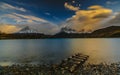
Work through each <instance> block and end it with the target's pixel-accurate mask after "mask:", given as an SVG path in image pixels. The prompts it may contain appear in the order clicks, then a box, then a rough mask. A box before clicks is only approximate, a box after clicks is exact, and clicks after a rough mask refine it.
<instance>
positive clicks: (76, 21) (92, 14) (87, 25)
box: [66, 5, 112, 32]
mask: <svg viewBox="0 0 120 75" xmlns="http://www.w3.org/2000/svg"><path fill="white" fill-rule="evenodd" d="M111 14H112V10H111V9H107V8H104V7H102V6H99V5H94V6H90V7H88V9H87V10H78V11H76V13H75V15H74V16H73V17H71V18H69V19H68V20H67V21H66V25H67V26H69V27H71V28H73V29H75V30H77V31H84V32H89V31H92V30H95V29H97V28H99V26H100V25H101V23H102V22H103V21H105V19H107V18H109V16H111Z"/></svg>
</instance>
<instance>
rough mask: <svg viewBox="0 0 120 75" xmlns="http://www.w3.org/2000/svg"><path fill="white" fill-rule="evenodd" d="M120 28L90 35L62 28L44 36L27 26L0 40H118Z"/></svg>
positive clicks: (107, 29) (4, 35)
mask: <svg viewBox="0 0 120 75" xmlns="http://www.w3.org/2000/svg"><path fill="white" fill-rule="evenodd" d="M119 37H120V26H110V27H106V28H102V29H98V30H95V31H93V32H91V33H82V32H79V33H77V32H76V31H75V30H73V29H67V28H62V29H61V31H60V32H59V33H56V34H55V35H46V34H43V33H37V32H36V31H34V30H31V29H30V28H29V27H28V26H27V27H25V28H23V29H21V30H20V31H19V32H18V33H14V34H0V38H1V39H39V38H119Z"/></svg>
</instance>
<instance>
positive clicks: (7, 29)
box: [0, 24, 21, 34]
mask: <svg viewBox="0 0 120 75" xmlns="http://www.w3.org/2000/svg"><path fill="white" fill-rule="evenodd" d="M20 29H21V28H19V27H16V26H14V25H10V24H0V32H3V33H7V34H10V33H16V32H18V31H19V30H20Z"/></svg>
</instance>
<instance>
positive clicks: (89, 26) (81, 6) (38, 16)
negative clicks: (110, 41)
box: [0, 0, 120, 34]
mask: <svg viewBox="0 0 120 75" xmlns="http://www.w3.org/2000/svg"><path fill="white" fill-rule="evenodd" d="M119 7H120V0H0V29H1V30H2V32H6V33H7V32H15V31H18V30H20V28H18V29H16V27H14V26H18V25H25V24H26V25H28V26H31V28H34V29H36V30H37V31H39V32H42V33H47V34H52V33H56V32H59V31H60V28H61V27H64V26H66V27H69V28H72V29H74V30H76V31H78V32H81V31H83V30H84V32H90V31H94V30H96V29H100V28H102V27H105V26H110V25H120V23H119V17H120V13H119V12H120V8H119ZM5 24H7V25H5ZM10 24H11V25H14V26H10Z"/></svg>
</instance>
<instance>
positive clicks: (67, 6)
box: [64, 2, 79, 11]
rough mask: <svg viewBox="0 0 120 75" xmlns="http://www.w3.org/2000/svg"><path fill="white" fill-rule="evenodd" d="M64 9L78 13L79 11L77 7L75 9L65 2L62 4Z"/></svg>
mask: <svg viewBox="0 0 120 75" xmlns="http://www.w3.org/2000/svg"><path fill="white" fill-rule="evenodd" d="M64 6H65V8H67V9H69V10H72V11H78V10H79V7H75V6H72V5H70V4H68V3H67V2H66V3H65V4H64Z"/></svg>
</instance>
